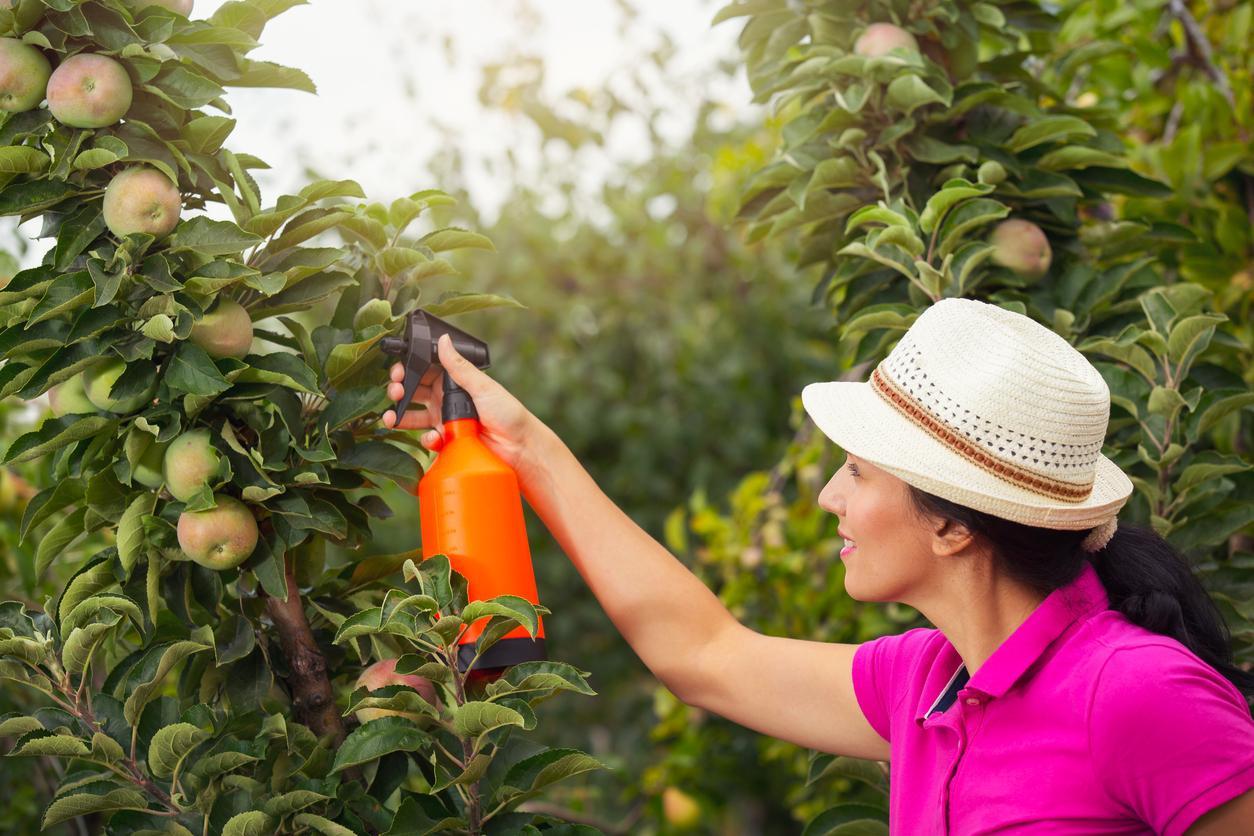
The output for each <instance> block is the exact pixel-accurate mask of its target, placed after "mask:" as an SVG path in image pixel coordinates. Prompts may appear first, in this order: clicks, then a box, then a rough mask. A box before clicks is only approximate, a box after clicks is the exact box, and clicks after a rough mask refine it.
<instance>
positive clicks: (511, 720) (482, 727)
mask: <svg viewBox="0 0 1254 836" xmlns="http://www.w3.org/2000/svg"><path fill="white" fill-rule="evenodd" d="M441 620H443V619H441ZM524 724H525V721H524V719H523V716H522V715H521V714H519V713H518V712H517V711H515V710H514V709H512V708H508V707H507V706H504V705H500V704H498V703H494V702H484V701H481V700H470V701H468V702H466V703H464V704H462V705H459V706H456V707H454V708H453V728H454V729H455V730H456V732H457V733H458V734H459V735H460V736H462V737H478V736H479V735H481V734H485V733H487V732H490V731H492V730H493V729H499V728H502V727H504V726H522V725H524Z"/></svg>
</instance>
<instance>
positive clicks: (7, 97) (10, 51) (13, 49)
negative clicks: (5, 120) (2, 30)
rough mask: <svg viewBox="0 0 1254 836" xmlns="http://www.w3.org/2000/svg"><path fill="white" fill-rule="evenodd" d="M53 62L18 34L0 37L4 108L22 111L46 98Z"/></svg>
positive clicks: (0, 90) (0, 103)
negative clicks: (45, 92)
mask: <svg viewBox="0 0 1254 836" xmlns="http://www.w3.org/2000/svg"><path fill="white" fill-rule="evenodd" d="M51 75H52V65H51V64H49V63H48V59H47V58H45V57H44V54H43V53H42V52H40V51H39V50H38V49H36V48H35V47H33V46H31V45H30V44H28V43H23V42H22V41H19V40H18V39H17V38H0V110H7V111H8V112H9V113H22V112H23V111H27V110H34V109H35V108H37V107H39V103H40V102H42V101H43V100H44V90H45V89H46V88H47V86H48V78H49V76H51Z"/></svg>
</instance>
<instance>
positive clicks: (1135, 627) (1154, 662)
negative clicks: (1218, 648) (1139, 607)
mask: <svg viewBox="0 0 1254 836" xmlns="http://www.w3.org/2000/svg"><path fill="white" fill-rule="evenodd" d="M1087 626H1088V627H1089V630H1090V632H1091V640H1092V642H1093V643H1094V645H1095V646H1096V647H1098V648H1100V650H1099V652H1097V653H1091V654H1089V660H1090V663H1091V664H1092V665H1093V667H1094V676H1093V684H1094V687H1093V693H1092V698H1091V700H1090V704H1091V705H1092V706H1094V707H1095V708H1096V709H1097V710H1098V711H1101V710H1106V711H1109V710H1112V709H1123V711H1127V712H1131V713H1136V712H1139V711H1144V710H1146V709H1148V708H1150V707H1151V706H1159V705H1161V704H1162V701H1164V700H1166V701H1175V700H1197V699H1199V698H1202V697H1205V698H1206V699H1209V700H1213V701H1215V702H1216V703H1218V704H1226V705H1227V706H1230V707H1232V708H1234V709H1235V710H1236V711H1237V712H1238V714H1239V713H1241V712H1244V714H1245V716H1246V717H1249V707H1248V704H1247V703H1246V700H1245V697H1244V695H1242V694H1241V692H1240V691H1239V690H1238V689H1237V687H1236V686H1235V685H1233V684H1232V682H1231V681H1230V680H1228V678H1227V677H1225V676H1224V675H1223V674H1221V673H1220V672H1219V671H1218V670H1216V669H1215V668H1214V667H1213V666H1212V665H1210V663H1208V662H1207V661H1206V660H1204V659H1202V658H1201V657H1200V656H1198V655H1197V654H1196V653H1194V652H1193V651H1192V650H1190V649H1189V648H1188V647H1187V646H1185V645H1184V644H1183V643H1181V642H1180V641H1178V640H1177V639H1175V638H1173V637H1171V636H1165V635H1163V634H1161V633H1155V632H1154V631H1152V630H1148V629H1146V628H1144V627H1142V626H1140V625H1139V624H1135V623H1133V622H1131V621H1130V620H1128V618H1127V617H1126V616H1125V615H1124V614H1123V613H1121V612H1118V611H1117V610H1107V611H1106V612H1103V613H1101V614H1100V615H1098V616H1096V617H1095V618H1093V619H1091V620H1090V624H1089V625H1087ZM1186 704H1187V703H1186ZM1121 713H1122V712H1121Z"/></svg>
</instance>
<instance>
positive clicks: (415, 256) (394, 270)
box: [375, 247, 431, 276]
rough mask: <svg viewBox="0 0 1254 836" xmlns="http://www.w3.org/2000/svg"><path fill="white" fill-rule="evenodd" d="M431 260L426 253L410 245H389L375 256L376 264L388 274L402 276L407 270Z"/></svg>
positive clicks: (381, 270)
mask: <svg viewBox="0 0 1254 836" xmlns="http://www.w3.org/2000/svg"><path fill="white" fill-rule="evenodd" d="M430 260H431V259H430V258H428V257H427V256H426V255H425V254H423V253H421V252H419V251H418V250H413V249H410V248H409V247H387V248H386V249H383V250H380V251H379V253H378V254H377V255H376V256H375V264H376V265H377V266H378V268H379V270H380V272H382V273H383V274H384V275H387V276H401V275H403V274H404V273H405V272H406V271H407V270H409V269H411V268H413V267H417V266H419V265H421V264H426V263H427V262H429V261H430Z"/></svg>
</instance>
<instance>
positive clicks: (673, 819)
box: [662, 787, 701, 828]
mask: <svg viewBox="0 0 1254 836" xmlns="http://www.w3.org/2000/svg"><path fill="white" fill-rule="evenodd" d="M662 815H663V816H664V817H665V818H666V821H667V822H668V823H670V824H673V825H674V826H676V827H680V828H689V827H693V826H695V825H696V824H697V822H699V821H701V805H699V804H698V803H697V800H696V799H695V798H693V797H692V796H690V795H688V793H686V792H684V791H683V790H681V789H680V788H679V787H667V788H666V789H664V790H662Z"/></svg>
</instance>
